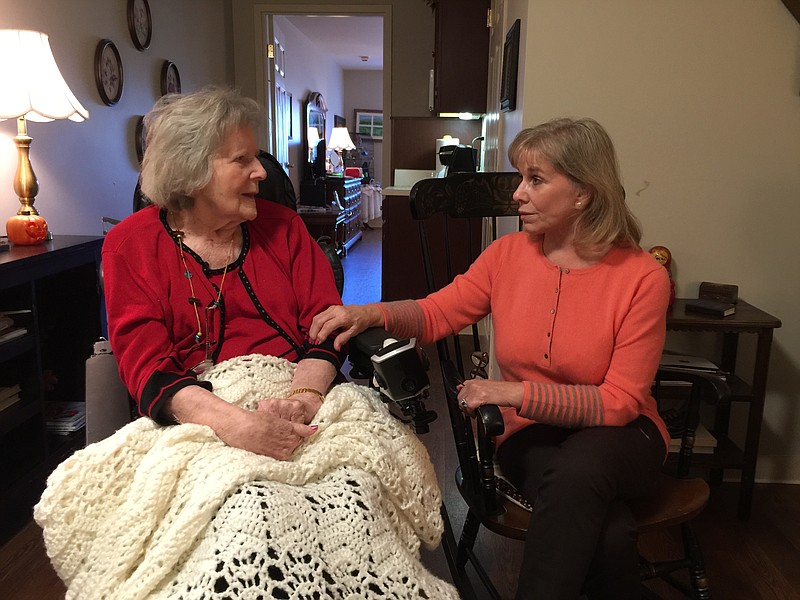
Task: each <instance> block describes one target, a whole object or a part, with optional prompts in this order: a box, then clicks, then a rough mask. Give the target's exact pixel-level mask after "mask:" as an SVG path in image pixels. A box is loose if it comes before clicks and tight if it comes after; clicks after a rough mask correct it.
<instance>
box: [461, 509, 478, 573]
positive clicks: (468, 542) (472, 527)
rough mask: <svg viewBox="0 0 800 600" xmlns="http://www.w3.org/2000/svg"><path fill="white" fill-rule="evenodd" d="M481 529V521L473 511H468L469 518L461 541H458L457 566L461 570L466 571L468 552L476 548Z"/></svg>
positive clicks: (465, 522)
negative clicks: (476, 539) (476, 540)
mask: <svg viewBox="0 0 800 600" xmlns="http://www.w3.org/2000/svg"><path fill="white" fill-rule="evenodd" d="M480 527H481V520H480V519H479V518H478V517H477V516H476V515H475V513H473V512H472V509H470V510H468V511H467V517H466V519H464V527H463V528H462V529H461V539H460V540H458V554H457V555H456V564H457V565H458V568H459V569H461V570H463V569H464V567H465V566H466V564H467V559H468V558H469V554H468V553H467V551H466V550H467V549H469V550H472V549H473V547H474V546H475V538H476V537H477V536H478V529H480Z"/></svg>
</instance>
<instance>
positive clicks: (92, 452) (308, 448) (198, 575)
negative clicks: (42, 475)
mask: <svg viewBox="0 0 800 600" xmlns="http://www.w3.org/2000/svg"><path fill="white" fill-rule="evenodd" d="M293 370H294V365H293V364H292V363H289V362H287V361H285V360H283V359H278V358H273V357H266V356H259V355H251V356H247V357H240V358H236V359H232V360H230V361H226V362H224V363H221V364H219V365H217V366H215V367H213V368H212V369H209V370H208V371H207V372H206V373H205V374H204V379H208V380H209V381H211V382H212V383H213V384H214V391H215V393H217V394H218V395H220V396H221V397H222V398H225V399H226V400H228V401H229V402H232V403H235V404H237V405H240V406H243V407H245V408H248V409H251V410H252V409H254V408H255V405H256V404H257V402H258V401H259V400H260V399H262V398H264V397H281V396H285V395H286V394H287V393H288V391H289V386H290V384H291V379H292V374H293ZM315 422H317V423H319V426H320V427H319V430H318V431H317V432H316V433H315V434H314V435H313V436H312V437H311V438H309V439H308V440H307V441H306V442H304V444H303V445H302V446H301V447H300V448H298V450H297V451H296V452H295V453H294V455H293V457H292V458H291V460H288V461H278V460H274V459H271V458H267V457H264V456H259V455H256V454H252V453H250V452H246V451H244V450H240V449H237V448H231V447H229V446H227V445H225V444H224V443H222V442H221V441H220V440H219V438H217V437H216V435H215V434H214V433H213V431H212V430H211V429H210V428H208V427H204V426H199V425H191V424H187V425H178V426H172V427H161V426H158V425H156V424H155V423H154V422H153V421H152V420H150V419H146V418H142V419H138V420H136V421H134V422H133V423H131V424H129V425H127V426H125V427H124V428H123V429H121V430H120V431H118V432H117V433H116V434H114V435H113V436H111V437H110V438H107V439H106V440H103V441H102V442H98V443H96V444H92V445H90V446H88V447H86V448H85V449H83V450H80V451H78V452H76V453H75V454H74V455H73V456H72V457H70V458H69V459H67V460H66V461H65V462H63V463H62V464H61V465H59V467H58V468H57V469H56V470H55V471H54V472H53V474H52V475H51V476H50V478H49V479H48V484H47V489H46V490H45V492H44V494H43V495H42V498H41V500H40V501H39V503H38V504H37V505H36V507H35V509H34V516H35V519H36V521H37V523H39V525H40V526H41V527H42V528H43V530H44V539H45V544H46V547H47V552H48V554H49V556H50V559H51V561H52V563H53V565H54V567H55V569H56V571H57V572H58V574H59V576H60V577H61V578H62V579H63V580H64V582H65V583H66V585H67V587H68V591H67V599H86V600H101V599H120V600H135V599H140V598H148V599H150V598H183V599H200V598H203V599H208V600H212V599H222V598H298V599H300V598H342V599H356V598H359V599H360V598H375V597H379V598H382V599H392V598H398V599H399V598H429V599H432V600H433V599H435V600H440V599H448V598H453V599H456V598H458V595H457V593H456V591H455V589H454V588H453V587H452V586H450V585H449V584H447V583H445V582H444V581H442V580H440V579H438V578H436V577H434V576H433V575H432V574H431V573H430V572H428V571H427V570H426V569H425V568H424V567H423V565H422V564H421V563H420V560H419V550H420V543H423V544H425V545H426V546H427V547H430V548H432V547H434V546H436V545H437V544H438V542H439V539H440V537H441V534H442V528H443V525H442V520H441V516H440V512H439V509H440V504H441V493H440V491H439V488H438V486H437V482H436V476H435V474H434V471H433V468H432V465H431V463H430V459H429V457H428V454H427V452H426V450H425V447H424V446H423V445H422V443H421V442H420V441H419V440H418V439H417V438H416V436H415V435H414V434H413V433H411V432H410V431H409V430H408V429H407V428H406V426H404V425H403V424H402V423H400V422H398V421H397V420H396V419H394V418H393V417H392V416H391V414H389V411H388V410H387V409H386V407H385V406H384V405H383V403H382V402H381V400H380V398H379V397H378V395H377V394H376V393H375V392H373V391H371V390H369V389H367V388H365V387H362V386H358V385H355V384H352V383H347V384H343V385H339V386H336V387H335V388H334V389H333V390H331V392H330V393H329V394H328V396H327V398H326V401H325V402H324V404H323V405H322V408H321V409H320V411H319V413H318V414H317V417H316V418H315Z"/></svg>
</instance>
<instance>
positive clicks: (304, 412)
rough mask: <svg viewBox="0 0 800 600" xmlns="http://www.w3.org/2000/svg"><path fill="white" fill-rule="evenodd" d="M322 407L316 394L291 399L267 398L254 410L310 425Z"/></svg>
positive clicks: (298, 395)
mask: <svg viewBox="0 0 800 600" xmlns="http://www.w3.org/2000/svg"><path fill="white" fill-rule="evenodd" d="M321 406H322V400H320V397H319V396H317V395H316V394H311V393H305V394H296V395H294V396H292V397H291V398H267V399H265V400H261V402H259V403H258V408H256V410H260V411H264V412H267V413H269V414H271V415H275V416H276V417H278V418H280V419H285V420H286V421H291V422H293V423H306V424H308V423H311V420H312V419H313V418H314V415H316V414H317V412H318V411H319V409H320V407H321Z"/></svg>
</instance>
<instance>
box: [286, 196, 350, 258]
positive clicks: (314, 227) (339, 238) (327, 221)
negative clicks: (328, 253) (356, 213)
mask: <svg viewBox="0 0 800 600" xmlns="http://www.w3.org/2000/svg"><path fill="white" fill-rule="evenodd" d="M297 214H299V215H300V218H301V219H303V223H305V224H306V229H308V233H310V234H311V237H313V238H314V239H315V240H318V239H319V238H321V237H329V238H330V239H331V242H332V243H333V245H334V247H335V248H336V252H337V254H339V256H340V257H342V258H344V254H345V252H346V249H345V230H344V229H345V217H346V212H345V211H343V210H339V209H338V208H334V207H328V208H326V209H324V210H320V209H318V208H316V207H314V208H307V207H304V206H303V205H298V206H297Z"/></svg>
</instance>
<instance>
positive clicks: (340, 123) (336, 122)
mask: <svg viewBox="0 0 800 600" xmlns="http://www.w3.org/2000/svg"><path fill="white" fill-rule="evenodd" d="M333 126H334V127H347V119H345V118H344V117H342V116H339V115H333Z"/></svg>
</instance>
